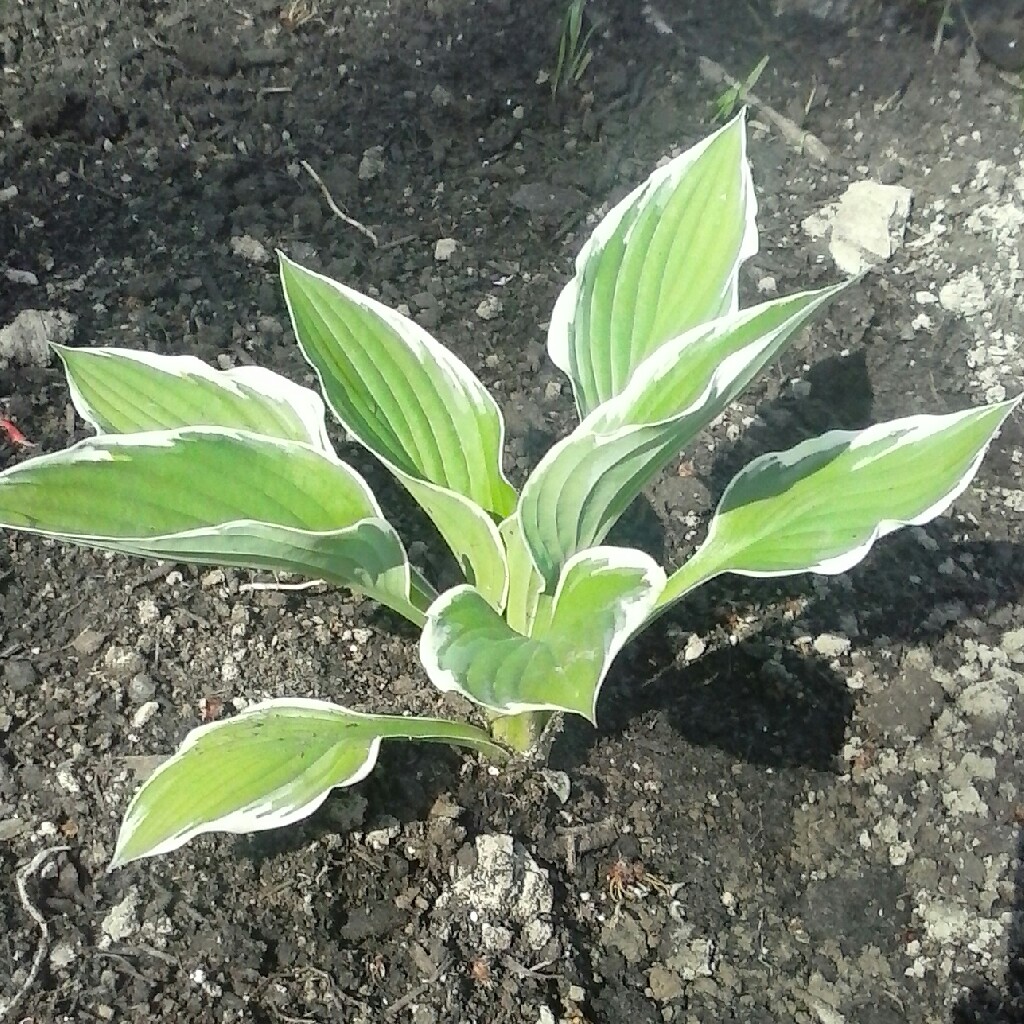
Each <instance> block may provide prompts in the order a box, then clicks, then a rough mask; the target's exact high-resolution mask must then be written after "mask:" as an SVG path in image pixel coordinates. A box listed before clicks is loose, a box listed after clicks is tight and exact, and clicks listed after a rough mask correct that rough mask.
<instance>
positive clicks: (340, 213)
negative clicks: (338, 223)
mask: <svg viewBox="0 0 1024 1024" xmlns="http://www.w3.org/2000/svg"><path fill="white" fill-rule="evenodd" d="M299 165H300V166H301V167H302V169H303V170H304V171H305V172H306V173H307V174H308V175H309V176H310V177H311V178H312V179H313V180H314V181H315V182H316V183H317V185H319V186H320V191H321V192H323V194H324V199H326V200H327V205H328V206H329V207H330V208H331V211H332V212H333V213H334V215H335V216H336V217H340V218H341V219H342V220H343V221H344V222H345V223H346V224H347V225H348V226H349V227H350V228H355V229H356V231H360V232H362V233H363V234H364V235H366V237H367V238H368V239H369V240H370V241H371V242H373V247H374V248H375V249H376V248H377V246H378V245H380V242H378V241H377V236H376V235H375V234H374V233H373V232H372V231H371V230H370V229H369V228H368V227H367V226H366V225H365V224H360V223H359V221H357V220H356V219H355V218H354V217H350V216H349V215H348V214H347V213H345V211H344V210H342V209H341V207H339V206H338V204H337V203H336V202H335V201H334V197H333V196H332V195H331V193H330V192H329V191H328V190H327V186H326V185H325V184H324V183H323V181H322V180H321V179H320V175H319V174H317V173H316V171H314V170H313V168H312V167H310V166H309V164H308V163H307V162H306V161H305V160H300V161H299Z"/></svg>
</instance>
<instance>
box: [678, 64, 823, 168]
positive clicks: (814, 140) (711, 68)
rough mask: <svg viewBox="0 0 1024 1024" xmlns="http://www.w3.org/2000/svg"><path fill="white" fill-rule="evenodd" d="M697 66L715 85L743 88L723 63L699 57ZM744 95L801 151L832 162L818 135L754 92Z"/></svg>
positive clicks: (702, 74) (816, 158)
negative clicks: (805, 128) (781, 112)
mask: <svg viewBox="0 0 1024 1024" xmlns="http://www.w3.org/2000/svg"><path fill="white" fill-rule="evenodd" d="M697 66H698V67H699V68H700V73H701V76H702V77H703V78H705V79H707V81H709V82H713V83H714V84H715V85H728V86H729V87H730V88H733V89H737V88H742V85H741V83H740V82H738V81H737V80H736V79H735V78H733V77H732V75H730V74H729V72H728V71H726V70H725V68H723V67H722V65H721V64H717V63H715V61H713V60H711V58H710V57H698V58H697ZM744 95H745V97H746V102H747V103H749V104H750V105H751V106H753V107H757V108H758V110H760V111H761V113H762V114H763V115H764V117H765V118H766V119H767V120H768V121H770V122H771V123H772V125H773V126H774V127H775V128H776V129H777V130H778V131H779V133H780V134H781V135H782V137H783V138H784V139H786V140H787V141H788V142H789V143H791V144H792V145H793V146H795V147H796V148H797V149H799V150H800V151H801V152H803V151H806V152H808V153H810V154H811V156H813V157H814V159H815V160H817V161H818V162H819V163H823V164H828V163H831V162H832V154H831V152H830V151H829V148H828V146H826V145H825V143H824V142H822V141H821V139H819V138H818V136H817V135H815V134H813V133H812V132H808V131H804V129H803V128H801V127H800V126H799V125H798V124H795V123H794V122H793V121H791V120H790V119H789V118H788V117H786V115H785V114H780V113H779V111H777V110H776V109H775V108H774V107H773V106H772V105H771V104H770V103H766V102H765V101H764V100H762V99H761V98H760V97H758V96H757V95H755V94H754V93H752V92H746V93H745V94H744Z"/></svg>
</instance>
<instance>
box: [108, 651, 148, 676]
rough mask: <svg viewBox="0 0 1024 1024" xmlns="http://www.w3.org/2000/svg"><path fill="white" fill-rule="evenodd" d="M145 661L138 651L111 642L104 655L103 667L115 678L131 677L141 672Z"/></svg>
mask: <svg viewBox="0 0 1024 1024" xmlns="http://www.w3.org/2000/svg"><path fill="white" fill-rule="evenodd" d="M144 665H145V662H144V660H143V658H142V655H141V654H139V652H138V651H133V650H132V649H131V648H130V647H123V646H121V645H120V644H111V645H110V647H108V648H107V652H106V654H104V655H103V667H104V668H105V669H106V670H107V672H108V673H109V674H110V675H111V676H112V677H113V678H114V679H130V678H131V677H132V676H134V675H136V674H137V673H139V672H141V671H142V669H143V666H144Z"/></svg>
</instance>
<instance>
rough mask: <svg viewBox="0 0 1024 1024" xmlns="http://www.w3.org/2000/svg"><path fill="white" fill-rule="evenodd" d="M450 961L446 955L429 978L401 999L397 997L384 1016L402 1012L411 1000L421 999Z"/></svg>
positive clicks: (392, 1015)
mask: <svg viewBox="0 0 1024 1024" xmlns="http://www.w3.org/2000/svg"><path fill="white" fill-rule="evenodd" d="M449 962H450V957H445V958H444V959H443V960H442V961H441V963H440V964H438V967H437V970H436V971H434V973H433V974H432V975H431V976H430V977H429V978H426V979H425V980H424V981H422V982H421V983H420V984H419V985H417V986H415V988H411V989H409V991H408V992H406V993H405V995H404V996H402V997H401V998H400V999H396V1000H395V1001H394V1002H393V1003H392V1004H391V1005H390V1006H389V1007H387V1009H385V1011H384V1016H385V1017H389V1018H390V1017H394V1016H396V1015H397V1014H399V1013H401V1012H402V1010H404V1009H405V1008H406V1007H407V1006H408V1005H409V1004H410V1003H411V1002H413V1001H414V1000H416V999H419V997H420V996H421V995H423V993H424V992H426V991H427V989H428V988H430V986H431V985H433V984H434V983H435V982H436V981H437V980H438V978H440V977H441V975H442V974H444V972H445V970H447V968H448V964H449Z"/></svg>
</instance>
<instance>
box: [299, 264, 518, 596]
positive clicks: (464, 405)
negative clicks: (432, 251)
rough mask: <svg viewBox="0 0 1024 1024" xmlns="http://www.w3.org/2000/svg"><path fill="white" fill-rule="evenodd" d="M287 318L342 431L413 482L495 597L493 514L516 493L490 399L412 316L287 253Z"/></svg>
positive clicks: (499, 575)
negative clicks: (506, 472) (504, 463)
mask: <svg viewBox="0 0 1024 1024" xmlns="http://www.w3.org/2000/svg"><path fill="white" fill-rule="evenodd" d="M280 262H281V281H282V283H283V285H284V291H285V299H286V300H287V303H288V309H289V312H290V314H291V318H292V324H293V326H294V329H295V335H296V337H297V338H298V341H299V345H300V347H301V348H302V352H303V354H304V355H305V357H306V359H307V360H308V361H309V363H310V364H311V365H312V367H313V368H314V369H315V370H316V373H317V376H318V377H319V378H320V386H321V388H322V389H323V393H324V396H325V398H326V399H327V402H328V404H329V405H330V407H331V408H332V410H333V411H334V413H335V414H336V415H337V417H338V419H339V420H340V422H341V423H342V424H343V425H344V427H345V428H346V430H348V431H349V433H350V434H352V435H353V436H354V437H355V439H356V440H358V441H359V442H360V443H362V444H363V445H365V446H366V447H367V448H369V449H370V451H372V452H373V453H374V454H375V455H376V456H377V457H378V458H379V459H380V460H381V461H382V462H383V463H384V464H385V465H386V466H387V467H388V469H390V470H391V472H392V473H394V475H395V476H396V477H397V478H398V479H399V481H401V483H402V484H403V485H404V486H405V487H406V488H407V489H408V491H409V492H410V493H411V494H412V496H413V497H414V498H415V499H416V501H417V502H419V504H420V505H421V506H422V508H423V509H424V511H425V512H426V513H427V515H429V516H430V518H431V519H432V520H433V522H434V525H435V526H436V527H437V528H438V530H439V531H440V533H441V535H442V537H444V539H445V541H446V542H447V543H448V545H449V547H451V549H452V551H453V552H454V553H455V556H456V558H457V560H458V561H459V564H460V566H461V567H462V570H463V572H465V573H466V575H467V576H468V578H469V579H470V580H472V581H473V582H474V583H475V584H476V585H477V586H478V587H479V588H480V589H481V591H482V592H483V593H485V594H486V595H487V597H488V600H489V601H491V602H492V603H493V604H495V605H496V606H497V605H500V604H501V602H502V601H503V600H504V595H505V588H506V585H507V579H506V567H505V559H504V550H503V547H502V544H501V539H500V537H499V536H498V532H497V528H496V527H495V525H494V522H493V520H492V519H491V517H490V516H489V515H488V514H487V513H491V514H492V515H493V516H496V517H498V518H504V517H505V516H507V515H508V514H509V513H510V512H511V511H512V509H513V508H514V506H515V501H516V493H515V490H514V489H513V488H512V485H511V484H510V483H509V482H508V480H506V478H505V476H504V474H503V472H502V469H501V451H502V446H503V443H504V431H505V426H504V422H503V421H502V418H501V413H500V412H499V410H498V407H497V405H496V404H495V402H494V399H493V398H492V397H491V396H490V394H488V392H487V389H486V388H484V386H483V385H482V384H481V383H480V381H479V380H478V379H477V378H476V376H475V375H474V374H473V373H472V372H471V371H470V370H469V369H468V368H467V367H466V366H465V365H464V364H463V363H462V362H461V361H460V360H458V359H457V358H456V357H455V356H454V355H453V354H452V353H451V352H449V351H448V350H447V349H446V348H444V346H442V345H441V344H439V343H438V342H437V341H436V340H435V339H434V338H432V337H431V336H430V335H429V334H428V333H427V332H426V331H424V330H423V329H422V328H421V327H419V326H418V325H417V324H415V323H414V322H413V321H412V320H410V319H409V318H408V317H404V316H402V315H401V314H399V313H398V312H396V311H395V310H393V309H390V308H389V307H387V306H385V305H383V304H382V303H380V302H377V301H375V300H374V299H371V298H369V297H368V296H366V295H362V294H360V293H359V292H357V291H353V290H352V289H351V288H346V287H345V286H344V285H341V284H338V283H337V282H336V281H332V280H330V278H327V277H324V276H323V275H321V274H314V273H312V272H311V271H308V270H305V269H303V268H302V267H300V266H299V265H298V264H297V263H293V262H292V261H291V260H289V259H288V258H287V257H285V256H284V255H281V257H280Z"/></svg>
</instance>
